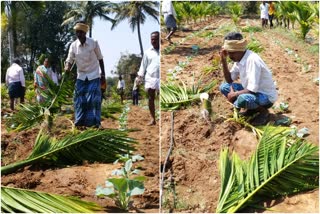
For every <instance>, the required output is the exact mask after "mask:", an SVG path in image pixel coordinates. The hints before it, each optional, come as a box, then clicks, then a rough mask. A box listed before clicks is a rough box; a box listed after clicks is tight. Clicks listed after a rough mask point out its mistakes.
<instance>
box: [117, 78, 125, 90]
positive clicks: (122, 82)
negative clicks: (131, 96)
mask: <svg viewBox="0 0 320 214" xmlns="http://www.w3.org/2000/svg"><path fill="white" fill-rule="evenodd" d="M125 87H126V84H125V82H124V80H121V81H120V80H119V81H118V86H117V89H120V88H123V89H125Z"/></svg>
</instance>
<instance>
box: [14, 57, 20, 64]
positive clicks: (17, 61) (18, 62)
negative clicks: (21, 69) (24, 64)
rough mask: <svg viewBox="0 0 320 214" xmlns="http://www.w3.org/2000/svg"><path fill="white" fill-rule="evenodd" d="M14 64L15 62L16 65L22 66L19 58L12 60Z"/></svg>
mask: <svg viewBox="0 0 320 214" xmlns="http://www.w3.org/2000/svg"><path fill="white" fill-rule="evenodd" d="M12 62H13V63H16V64H18V65H20V64H21V61H20V59H19V58H14V59H13V60H12Z"/></svg>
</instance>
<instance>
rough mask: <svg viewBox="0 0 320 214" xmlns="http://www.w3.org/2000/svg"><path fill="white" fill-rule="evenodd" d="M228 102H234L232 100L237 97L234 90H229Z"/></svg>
mask: <svg viewBox="0 0 320 214" xmlns="http://www.w3.org/2000/svg"><path fill="white" fill-rule="evenodd" d="M227 98H228V100H229V102H231V103H234V101H235V100H236V99H237V93H236V92H230V93H229V94H228V96H227Z"/></svg>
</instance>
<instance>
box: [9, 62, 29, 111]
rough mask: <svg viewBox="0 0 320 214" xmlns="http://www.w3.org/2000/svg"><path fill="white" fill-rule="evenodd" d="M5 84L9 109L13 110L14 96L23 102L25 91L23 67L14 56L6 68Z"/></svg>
mask: <svg viewBox="0 0 320 214" xmlns="http://www.w3.org/2000/svg"><path fill="white" fill-rule="evenodd" d="M6 85H7V87H8V91H9V97H10V109H11V110H12V111H13V110H14V100H15V98H20V103H22V104H23V103H24V94H25V91H26V81H25V78H24V73H23V68H22V67H21V61H20V59H18V58H15V59H14V60H13V63H12V65H11V66H10V67H9V68H8V69H7V73H6Z"/></svg>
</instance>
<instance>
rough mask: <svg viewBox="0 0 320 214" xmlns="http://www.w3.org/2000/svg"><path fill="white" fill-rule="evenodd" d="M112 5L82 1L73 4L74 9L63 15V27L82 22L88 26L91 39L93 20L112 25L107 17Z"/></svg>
mask: <svg viewBox="0 0 320 214" xmlns="http://www.w3.org/2000/svg"><path fill="white" fill-rule="evenodd" d="M112 5H113V3H111V2H109V1H106V2H102V1H83V2H80V3H78V2H77V3H75V4H74V8H73V9H72V10H70V11H69V12H68V13H67V14H66V15H65V17H64V18H65V20H64V21H63V23H62V26H63V25H67V24H74V23H75V22H76V21H78V20H82V21H84V22H86V23H87V24H88V25H89V37H92V26H93V19H94V18H95V17H100V18H102V19H104V20H106V21H109V22H111V23H114V20H113V19H112V18H110V17H109V16H108V14H109V13H111V8H112Z"/></svg>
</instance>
